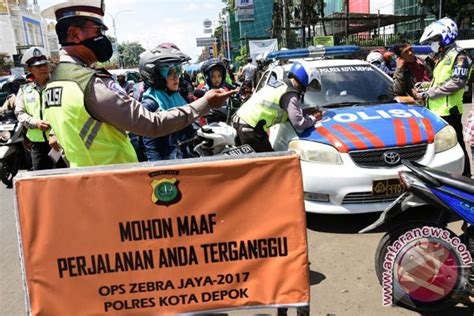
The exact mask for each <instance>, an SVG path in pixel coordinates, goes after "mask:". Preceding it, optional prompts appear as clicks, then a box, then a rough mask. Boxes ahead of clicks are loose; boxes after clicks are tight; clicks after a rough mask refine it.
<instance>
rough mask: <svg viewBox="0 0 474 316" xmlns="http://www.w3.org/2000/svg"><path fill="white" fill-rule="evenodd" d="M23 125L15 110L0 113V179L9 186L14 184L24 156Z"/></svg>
mask: <svg viewBox="0 0 474 316" xmlns="http://www.w3.org/2000/svg"><path fill="white" fill-rule="evenodd" d="M23 140H24V138H23V125H22V124H21V123H20V122H18V120H17V118H16V116H15V114H14V113H13V111H9V112H6V113H3V114H0V180H1V181H2V182H3V184H5V185H6V186H7V187H11V186H12V184H13V177H15V175H16V174H17V173H18V170H19V169H20V167H21V166H22V162H23V160H24V159H23V158H24V156H25V155H24V149H23Z"/></svg>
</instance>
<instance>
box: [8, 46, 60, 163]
mask: <svg viewBox="0 0 474 316" xmlns="http://www.w3.org/2000/svg"><path fill="white" fill-rule="evenodd" d="M48 57H49V56H48V53H47V52H46V50H45V49H44V48H42V47H31V48H29V49H28V50H27V51H26V52H25V53H24V54H23V57H22V58H21V63H22V64H24V65H26V67H27V68H28V71H29V72H30V73H31V74H32V76H33V78H34V80H33V81H32V82H29V83H27V84H25V85H23V86H21V88H20V90H19V91H18V95H17V98H16V103H15V105H16V106H15V114H16V116H17V118H18V121H20V122H21V123H23V125H24V126H25V127H26V128H27V129H28V131H27V132H26V137H27V138H28V140H29V141H30V142H31V161H32V164H33V170H43V169H51V168H53V167H54V162H53V160H51V158H50V157H49V156H48V153H49V152H50V150H51V147H50V146H49V143H48V135H49V129H50V127H51V126H50V124H49V122H48V121H47V120H45V119H44V118H43V112H42V110H41V103H42V101H41V92H42V90H43V89H44V87H45V85H46V82H47V81H48V78H49V72H50V68H49V61H48Z"/></svg>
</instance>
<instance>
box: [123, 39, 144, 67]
mask: <svg viewBox="0 0 474 316" xmlns="http://www.w3.org/2000/svg"><path fill="white" fill-rule="evenodd" d="M118 51H119V54H120V58H121V61H122V66H123V67H124V68H136V67H138V61H139V60H140V54H141V53H143V52H144V51H145V48H143V46H142V45H141V44H140V43H139V42H136V41H134V42H124V43H119V45H118Z"/></svg>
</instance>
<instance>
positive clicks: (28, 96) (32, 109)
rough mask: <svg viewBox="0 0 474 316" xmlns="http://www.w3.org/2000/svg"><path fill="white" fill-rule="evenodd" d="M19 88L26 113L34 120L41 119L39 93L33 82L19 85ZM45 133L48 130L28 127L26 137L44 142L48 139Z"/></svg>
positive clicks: (33, 140)
mask: <svg viewBox="0 0 474 316" xmlns="http://www.w3.org/2000/svg"><path fill="white" fill-rule="evenodd" d="M21 89H22V93H23V104H24V105H25V111H26V113H28V114H29V115H30V116H31V117H32V118H34V119H35V120H42V119H43V114H42V113H41V94H40V93H39V92H38V90H36V89H35V87H34V86H33V84H27V85H24V86H23V87H21ZM46 133H49V132H48V131H46V132H43V131H42V130H41V129H39V128H28V130H27V132H26V137H27V138H28V139H29V140H30V141H32V142H46V141H48V138H47V136H46Z"/></svg>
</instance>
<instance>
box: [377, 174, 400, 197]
mask: <svg viewBox="0 0 474 316" xmlns="http://www.w3.org/2000/svg"><path fill="white" fill-rule="evenodd" d="M403 191H404V190H403V187H402V185H401V184H400V180H399V179H398V178H396V179H383V180H374V181H372V194H373V195H374V196H397V195H400V194H402V193H403Z"/></svg>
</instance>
